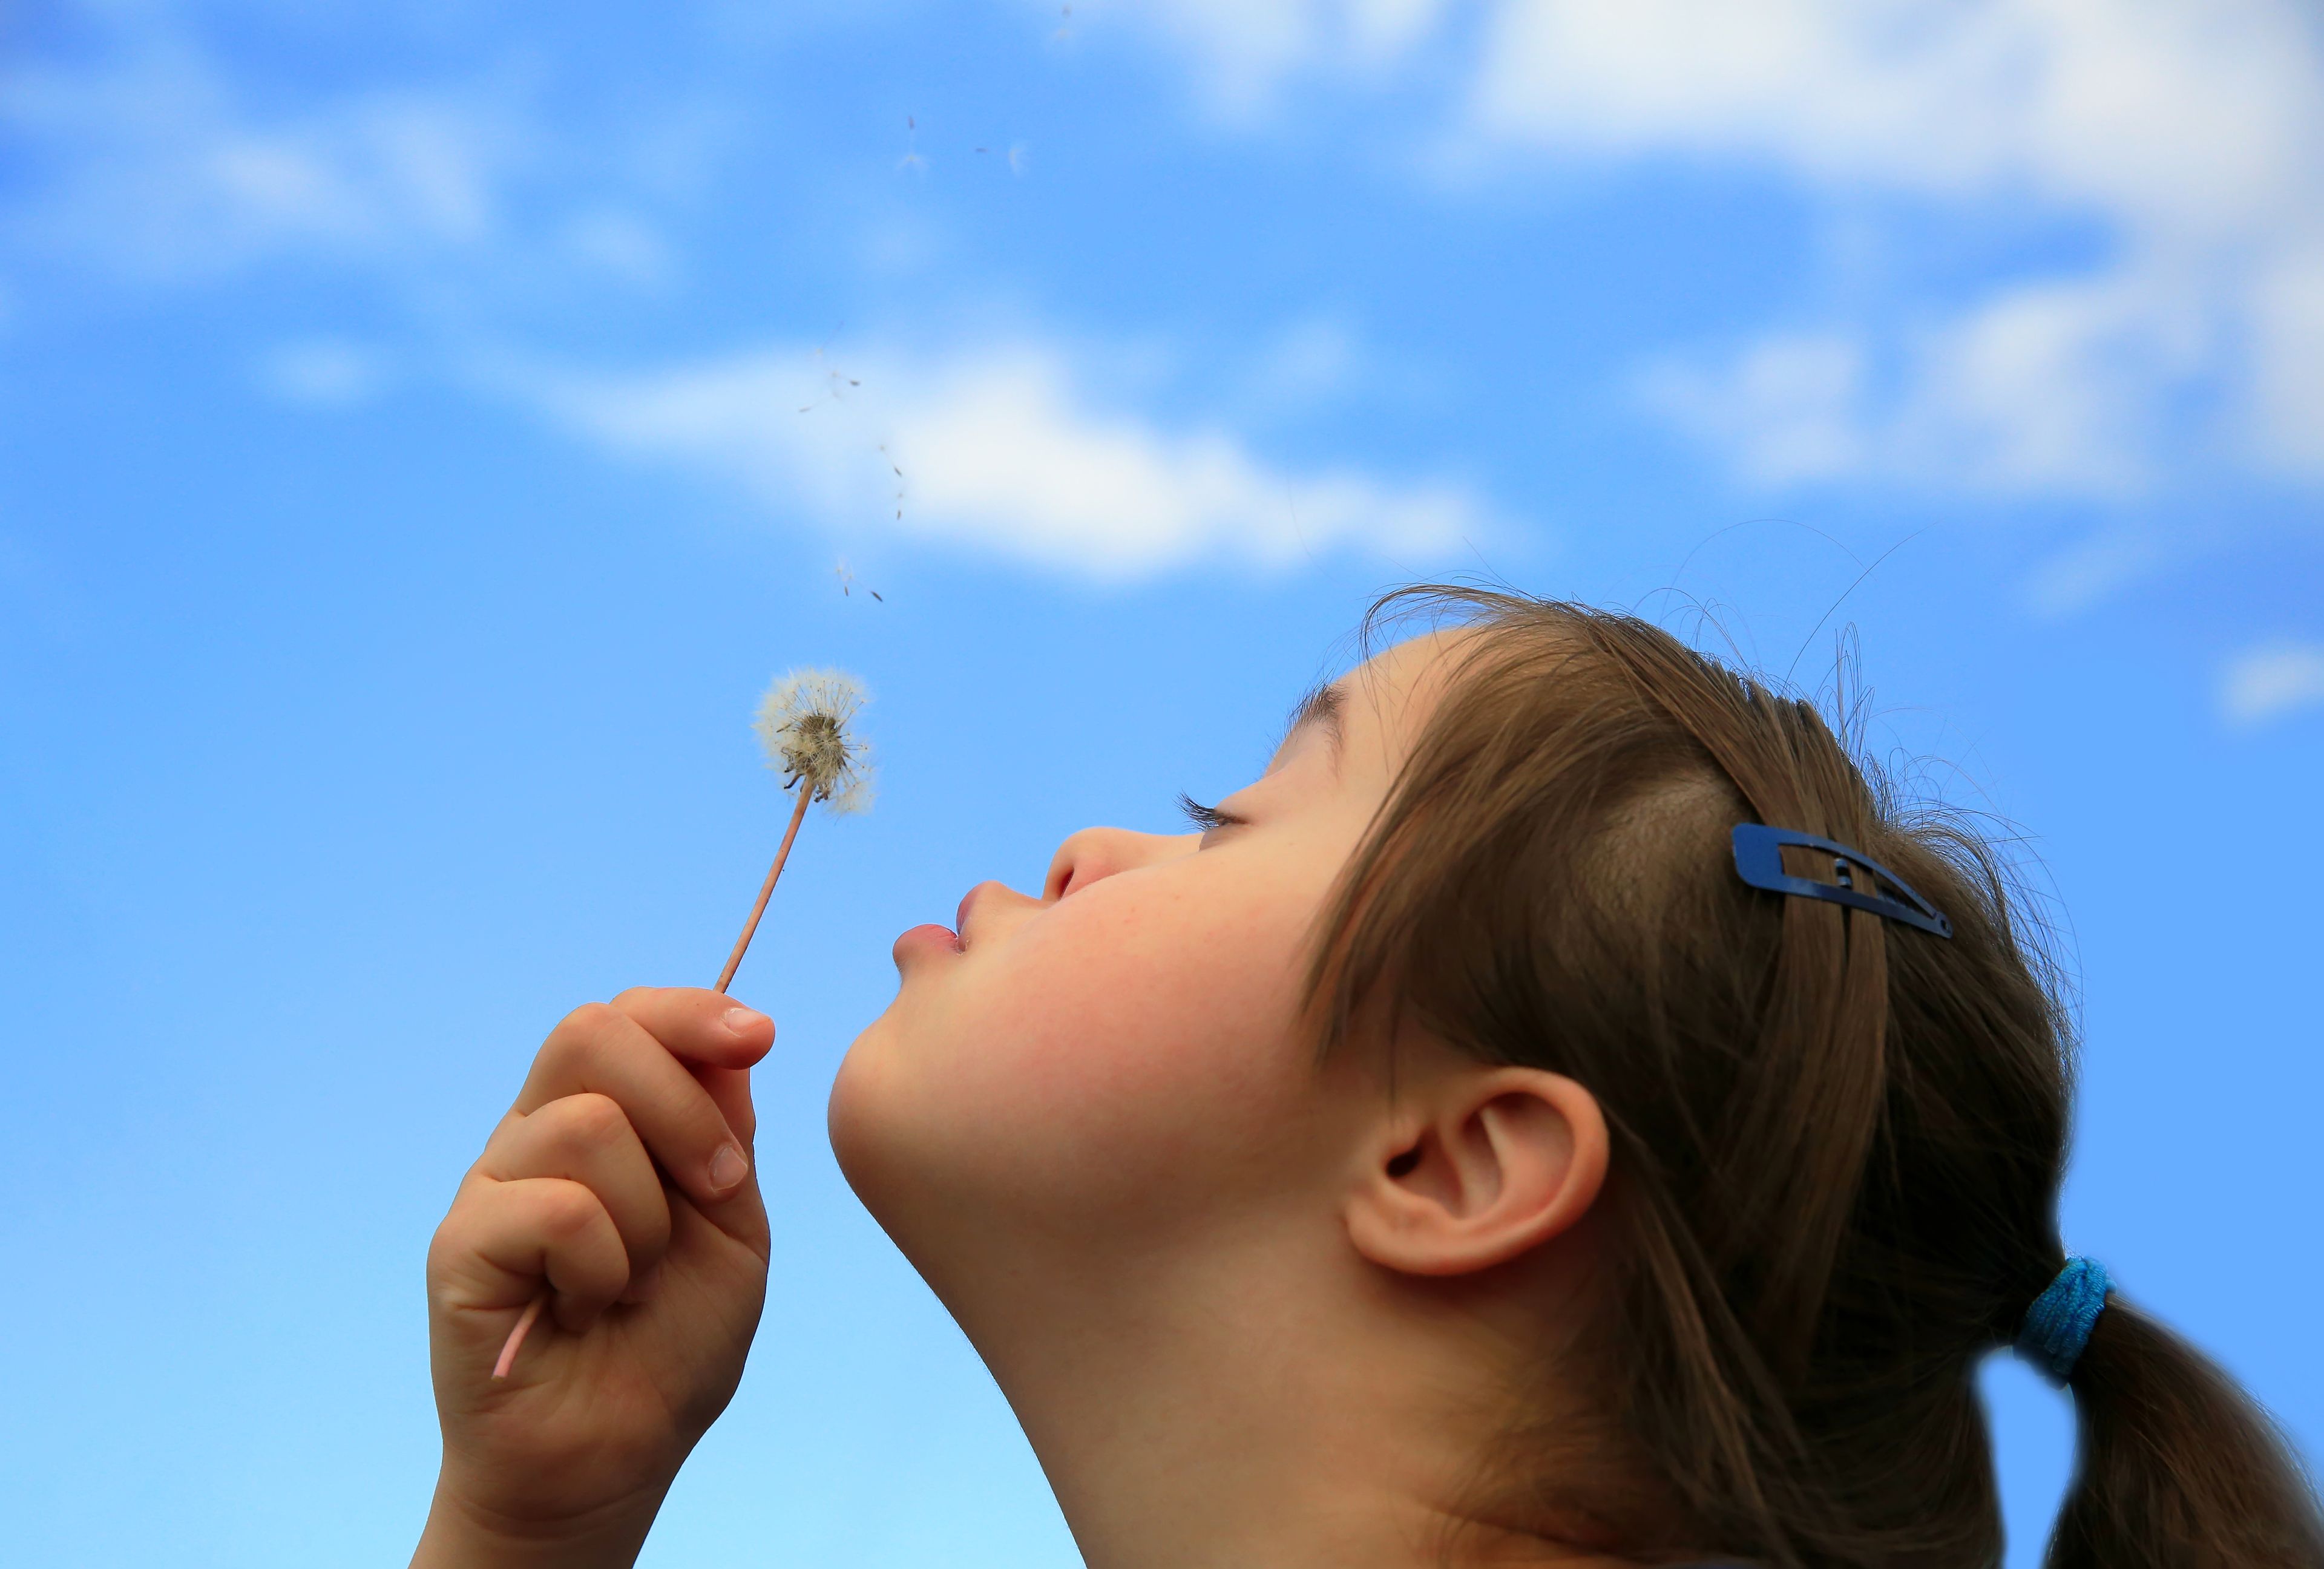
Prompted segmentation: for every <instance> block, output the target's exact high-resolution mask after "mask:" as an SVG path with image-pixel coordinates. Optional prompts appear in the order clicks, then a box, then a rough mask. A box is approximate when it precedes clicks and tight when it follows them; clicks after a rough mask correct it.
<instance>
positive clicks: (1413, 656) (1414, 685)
mask: <svg viewBox="0 0 2324 1569" xmlns="http://www.w3.org/2000/svg"><path fill="white" fill-rule="evenodd" d="M1476 635H1477V634H1476V633H1475V632H1473V631H1469V630H1464V629H1461V628H1452V629H1449V630H1446V631H1442V632H1422V633H1421V634H1420V635H1418V636H1417V637H1410V638H1406V640H1405V641H1402V642H1400V643H1397V644H1396V645H1394V646H1393V647H1390V648H1387V649H1383V650H1381V651H1379V653H1377V654H1374V655H1373V656H1372V657H1371V658H1370V659H1369V660H1365V661H1364V662H1363V663H1362V664H1360V665H1358V666H1357V667H1356V668H1355V669H1352V670H1350V671H1349V672H1348V673H1347V674H1346V675H1344V676H1342V677H1341V678H1340V679H1339V681H1338V682H1337V683H1336V685H1337V686H1338V687H1339V688H1340V689H1341V691H1342V694H1343V695H1344V697H1345V706H1346V708H1347V709H1348V711H1349V713H1348V716H1349V718H1351V720H1358V719H1360V721H1361V722H1362V723H1364V724H1366V725H1369V727H1371V728H1374V729H1381V730H1398V729H1404V728H1408V727H1409V726H1410V725H1412V724H1413V723H1414V722H1416V721H1417V720H1418V719H1419V718H1421V717H1422V716H1423V715H1425V713H1426V711H1427V707H1428V705H1429V704H1430V703H1431V702H1433V701H1434V698H1435V697H1436V695H1437V693H1438V691H1439V689H1440V688H1442V687H1443V680H1444V677H1445V675H1446V674H1447V673H1448V672H1449V670H1450V669H1451V668H1452V665H1453V664H1454V663H1455V660H1452V658H1451V657H1450V656H1452V655H1453V654H1454V653H1456V652H1457V651H1459V650H1460V649H1461V648H1462V645H1464V644H1465V643H1467V642H1469V641H1471V640H1472V639H1474V638H1475V637H1476Z"/></svg>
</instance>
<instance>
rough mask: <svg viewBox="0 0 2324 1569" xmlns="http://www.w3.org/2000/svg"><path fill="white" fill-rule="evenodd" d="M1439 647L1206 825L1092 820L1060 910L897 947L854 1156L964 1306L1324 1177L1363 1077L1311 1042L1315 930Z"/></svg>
mask: <svg viewBox="0 0 2324 1569" xmlns="http://www.w3.org/2000/svg"><path fill="white" fill-rule="evenodd" d="M1441 641H1442V640H1441V638H1440V637H1436V636H1432V637H1428V638H1422V639H1417V640H1415V641H1411V642H1407V643H1404V644H1401V645H1398V646H1397V648H1394V649H1391V650H1389V651H1387V652H1386V653H1383V654H1381V655H1380V656H1379V657H1378V658H1377V659H1375V660H1371V661H1370V662H1369V664H1367V665H1365V666H1362V667H1360V668H1359V669H1357V670H1355V671H1353V672H1351V674H1350V675H1348V676H1346V677H1343V678H1341V680H1339V681H1338V682H1335V683H1334V684H1333V686H1332V687H1330V688H1324V689H1323V691H1322V692H1321V693H1320V694H1319V695H1318V697H1316V698H1314V699H1311V700H1310V702H1309V703H1308V704H1307V705H1306V706H1305V710H1304V712H1303V716H1302V717H1301V719H1300V720H1299V722H1298V723H1296V725H1294V727H1293V729H1292V731H1291V733H1290V734H1288V735H1287V736H1286V740H1285V741H1284V743H1283V745H1282V746H1281V747H1280V748H1279V749H1278V751H1277V753H1276V756H1275V758H1274V760H1273V761H1271V762H1270V764H1269V765H1268V770H1267V771H1266V772H1265V774H1264V775H1263V776H1262V777H1261V778H1259V780H1257V781H1255V782H1254V783H1252V784H1250V785H1249V786H1247V787H1245V788H1244V789H1240V790H1238V791H1236V792H1235V793H1234V794H1233V795H1231V796H1230V797H1228V798H1226V799H1224V800H1222V801H1221V802H1219V803H1218V805H1217V808H1216V810H1217V812H1218V814H1219V821H1218V823H1217V825H1216V826H1213V827H1211V828H1209V829H1208V830H1207V831H1205V832H1203V833H1201V834H1175V835H1162V834H1140V833H1133V832H1130V831H1128V830H1125V829H1118V828H1089V829H1084V830H1083V831H1081V832H1080V833H1077V834H1074V835H1072V836H1071V837H1069V838H1067V839H1066V840H1065V843H1064V844H1061V845H1060V846H1059V847H1058V850H1057V852H1056V856H1055V858H1054V860H1053V861H1052V863H1051V865H1050V868H1049V872H1048V876H1047V881H1046V883H1045V885H1044V887H1043V889H1042V891H1041V893H1040V895H1039V897H1037V898H1036V897H1033V896H1031V895H1028V894H1025V893H1020V892H1018V891H1015V890H1013V889H1010V888H1008V887H1005V886H1003V885H1002V884H1001V883H999V882H983V883H979V884H978V885H977V886H976V887H975V888H973V889H971V890H970V891H969V893H968V896H967V897H966V898H965V899H964V900H962V901H961V905H960V910H959V922H958V928H957V941H955V940H954V934H953V933H952V932H948V931H946V930H945V928H939V927H919V928H914V929H913V930H912V931H909V932H907V933H905V934H904V935H903V936H902V937H899V938H898V939H897V941H896V946H895V955H894V956H895V961H896V964H897V968H898V969H899V972H900V973H901V981H900V985H899V990H898V993H897V997H896V1000H895V1001H894V1002H893V1003H892V1004H891V1005H890V1007H889V1009H888V1011H886V1012H885V1013H883V1014H881V1017H880V1018H879V1019H878V1020H875V1021H874V1022H873V1023H872V1024H871V1027H870V1028H869V1029H866V1030H864V1032H863V1033H862V1036H861V1037H859V1038H857V1040H856V1041H855V1043H854V1045H853V1048H851V1049H850V1050H849V1052H848V1055H847V1057H846V1060H845V1062H844V1064H843V1065H842V1066H841V1069H840V1073H839V1077H838V1080H837V1082H836V1084H835V1085H834V1087H833V1091H832V1098H831V1107H830V1119H831V1136H832V1143H833V1148H834V1149H835V1151H836V1153H837V1154H838V1157H839V1160H840V1164H841V1167H842V1168H843V1169H844V1171H845V1173H846V1175H847V1177H848V1180H849V1182H850V1183H851V1184H852V1185H853V1186H854V1188H855V1190H856V1191H857V1193H858V1194H859V1195H861V1196H862V1199H863V1201H864V1203H865V1204H866V1205H867V1206H868V1207H870V1209H871V1212H872V1213H873V1214H875V1215H876V1216H877V1217H878V1218H879V1219H880V1221H881V1224H882V1225H883V1226H885V1227H886V1228H887V1230H888V1232H889V1233H890V1235H891V1236H892V1237H893V1238H894V1239H895V1241H897V1243H898V1245H899V1246H900V1247H901V1248H902V1249H903V1250H904V1251H905V1252H906V1254H907V1255H908V1256H909V1257H910V1258H911V1259H912V1260H913V1262H914V1263H915V1264H916V1265H917V1266H918V1268H919V1269H920V1270H921V1273H922V1274H923V1275H924V1276H926V1277H927V1279H928V1281H929V1283H930V1284H931V1285H932V1286H933V1287H935V1288H936V1290H937V1291H938V1293H939V1294H940V1295H943V1296H944V1297H945V1299H946V1300H947V1302H948V1303H949V1304H951V1305H952V1306H953V1308H954V1313H955V1314H956V1315H964V1307H973V1304H970V1303H964V1301H962V1300H960V1297H962V1296H963V1295H964V1288H965V1286H966V1283H967V1281H968V1280H969V1278H970V1277H972V1276H973V1275H974V1274H976V1273H977V1272H978V1271H982V1272H983V1273H984V1274H987V1275H990V1274H991V1271H992V1269H993V1268H994V1266H995V1265H996V1264H1001V1263H1003V1262H1005V1261H1007V1260H1010V1258H1011V1257H1012V1256H1013V1257H1014V1258H1015V1259H1016V1260H1018V1261H1019V1262H1020V1263H1022V1264H1025V1265H1027V1266H1030V1267H1034V1268H1037V1267H1038V1261H1039V1260H1044V1259H1047V1260H1054V1261H1063V1260H1072V1261H1073V1263H1074V1267H1075V1268H1078V1269H1089V1268H1092V1267H1094V1266H1096V1265H1098V1264H1100V1263H1102V1261H1103V1260H1106V1259H1108V1258H1110V1257H1115V1256H1120V1257H1122V1258H1124V1259H1127V1258H1129V1257H1130V1256H1132V1255H1135V1256H1137V1257H1140V1258H1144V1259H1148V1260H1151V1259H1154V1258H1157V1257H1163V1256H1167V1255H1168V1254H1170V1253H1171V1252H1172V1251H1174V1250H1175V1249H1176V1248H1177V1247H1178V1246H1179V1245H1180V1244H1183V1243H1186V1242H1189V1241H1191V1240H1193V1239H1197V1238H1201V1237H1204V1236H1215V1235H1216V1234H1218V1233H1217V1228H1218V1227H1220V1226H1221V1225H1222V1224H1231V1223H1233V1221H1234V1218H1235V1217H1236V1216H1237V1215H1238V1214H1246V1213H1248V1212H1249V1210H1250V1207H1251V1206H1252V1205H1253V1204H1299V1203H1301V1202H1304V1201H1305V1197H1304V1195H1320V1194H1322V1193H1323V1191H1324V1190H1325V1188H1326V1187H1327V1186H1328V1177H1329V1176H1330V1175H1331V1174H1330V1173H1328V1172H1319V1171H1318V1170H1317V1169H1316V1168H1317V1167H1318V1166H1319V1164H1323V1165H1327V1164H1328V1163H1329V1162H1330V1161H1331V1160H1332V1159H1333V1154H1332V1151H1333V1150H1334V1149H1337V1148H1339V1140H1338V1134H1339V1132H1340V1131H1341V1130H1340V1129H1339V1128H1338V1127H1337V1125H1336V1124H1335V1122H1334V1116H1335V1112H1334V1110H1333V1108H1334V1107H1335V1105H1336V1104H1337V1102H1335V1100H1334V1099H1333V1097H1332V1096H1331V1095H1329V1094H1319V1080H1321V1079H1324V1078H1328V1076H1329V1075H1332V1074H1333V1073H1334V1072H1342V1071H1345V1070H1342V1069H1339V1068H1336V1067H1333V1066H1319V1065H1318V1064H1317V1063H1316V1062H1315V1061H1314V1054H1313V1053H1312V1052H1311V1051H1310V1050H1309V1049H1308V1048H1307V1047H1306V1046H1305V1043H1304V1042H1303V1041H1302V1040H1301V1039H1300V1038H1297V1037H1296V1034H1295V1010H1296V999H1297V993H1298V988H1299V984H1300V982H1301V980H1302V977H1303V975H1304V974H1305V966H1306V964H1307V961H1308V943H1309V938H1310V927H1311V925H1312V923H1313V922H1314V919H1315V918H1316V916H1317V915H1318V913H1319V912H1320V911H1321V909H1322V908H1323V904H1324V901H1325V900H1326V897H1327V895H1328V894H1329V893H1330V891H1332V887H1333V881H1334V879H1335V877H1336V876H1337V874H1338V872H1339V871H1340V869H1341V867H1342V865H1343V864H1344V863H1346V861H1347V859H1348V857H1349V855H1350V854H1351V853H1352V852H1353V851H1354V849H1355V848H1356V846H1357V844H1358V843H1359V841H1360V838H1361V836H1362V835H1363V833H1364V831H1365V828H1366V826H1367V825H1368V824H1369V821H1370V819H1371V817H1372V814H1373V812H1374V811H1375V810H1376V809H1377V808H1379V805H1380V804H1381V802H1382V801H1383V800H1384V799H1385V798H1386V794H1387V791H1388V785H1389V782H1390V780H1391V778H1392V777H1393V773H1394V770H1395V765H1396V763H1397V761H1399V760H1400V759H1401V757H1402V756H1403V753H1404V749H1405V746H1406V742H1407V740H1408V737H1409V729H1410V725H1411V724H1412V722H1413V721H1414V720H1416V718H1417V717H1418V716H1419V715H1420V714H1421V713H1422V711H1423V710H1424V708H1425V702H1422V701H1416V698H1425V696H1426V688H1427V686H1428V678H1429V675H1430V673H1431V671H1432V670H1433V669H1434V664H1435V658H1436V655H1437V654H1438V653H1439V651H1440V648H1441ZM963 1322H964V1324H966V1323H968V1322H969V1321H968V1318H967V1316H966V1315H964V1316H963ZM972 1333H973V1331H972Z"/></svg>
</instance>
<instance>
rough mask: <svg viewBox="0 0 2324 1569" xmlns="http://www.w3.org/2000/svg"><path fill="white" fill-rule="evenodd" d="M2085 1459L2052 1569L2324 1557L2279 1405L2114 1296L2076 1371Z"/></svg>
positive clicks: (2311, 1497) (2316, 1560)
mask: <svg viewBox="0 0 2324 1569" xmlns="http://www.w3.org/2000/svg"><path fill="white" fill-rule="evenodd" d="M2067 1381H2068V1384H2069V1387H2070V1388H2071V1389H2072V1390H2073V1393H2074V1413H2075V1419H2076V1425H2077V1426H2078V1427H2079V1428H2080V1454H2081V1458H2080V1465H2079V1466H2078V1468H2077V1470H2076V1472H2075V1474H2074V1481H2073V1484H2072V1486H2071V1488H2070V1490H2069V1491H2068V1492H2067V1495H2066V1502H2065V1507H2064V1509H2062V1510H2061V1512H2060V1514H2059V1517H2058V1527H2057V1530H2056V1532H2055V1533H2054V1534H2053V1535H2052V1537H2051V1538H2050V1553H2049V1557H2048V1559H2047V1563H2046V1569H2318V1566H2319V1565H2324V1518H2319V1514H2318V1511H2317V1503H2316V1496H2315V1494H2314V1492H2313V1491H2311V1490H2310V1485H2309V1481H2308V1478H2307V1476H2306V1475H2305V1474H2304V1472H2302V1471H2301V1466H2300V1463H2299V1462H2298V1460H2296V1459H2295V1458H2293V1455H2292V1450H2291V1447H2290V1446H2289V1445H2288V1444H2285V1442H2284V1441H2283V1436H2282V1434H2281V1433H2279V1432H2278V1431H2277V1430H2276V1427H2275V1425H2274V1423H2273V1422H2272V1421H2271V1420H2269V1418H2268V1417H2267V1414H2266V1413H2265V1412H2264V1411H2263V1410H2261V1409H2260V1407H2258V1406H2257V1405H2256V1404H2255V1402H2254V1401H2253V1400H2252V1398H2251V1397H2250V1396H2248V1395H2246V1394H2245V1393H2244V1392H2243V1391H2242V1390H2241V1389H2238V1388H2237V1387H2236V1384H2235V1382H2234V1381H2233V1380H2230V1379H2229V1378H2228V1377H2227V1375H2226V1374H2225V1373H2223V1372H2222V1371H2219V1369H2218V1367H2216V1366H2214V1365H2213V1364H2212V1363H2211V1361H2209V1359H2207V1358H2206V1357H2204V1356H2203V1354H2202V1353H2201V1352H2198V1351H2196V1350H2195V1349H2194V1348H2193V1347H2192V1346H2190V1345H2189V1344H2188V1343H2186V1342H2185V1341H2183V1340H2181V1339H2180V1338H2179V1337H2178V1336H2177V1335H2175V1334H2172V1332H2171V1331H2169V1330H2167V1329H2165V1328H2163V1325H2161V1324H2157V1323H2156V1322H2155V1321H2154V1320H2153V1319H2151V1318H2147V1317H2145V1316H2144V1315H2141V1314H2140V1313H2139V1312H2138V1311H2137V1310H2136V1309H2135V1308H2133V1307H2130V1306H2126V1304H2125V1303H2124V1302H2123V1300H2122V1299H2121V1297H2108V1298H2107V1303H2106V1311H2104V1312H2103V1313H2100V1314H2099V1315H2098V1318H2097V1322H2096V1323H2094V1324H2092V1325H2091V1326H2090V1332H2089V1343H2088V1344H2087V1345H2086V1346H2085V1347H2084V1348H2083V1350H2082V1354H2081V1356H2080V1358H2079V1359H2078V1360H2077V1361H2075V1362H2074V1364H2073V1368H2072V1371H2071V1373H2070V1376H2069V1378H2068V1380H2067Z"/></svg>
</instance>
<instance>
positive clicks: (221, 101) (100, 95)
mask: <svg viewBox="0 0 2324 1569" xmlns="http://www.w3.org/2000/svg"><path fill="white" fill-rule="evenodd" d="M111 42H112V47H111V48H110V49H109V50H106V51H98V52H97V55H96V56H94V57H93V58H92V59H91V60H85V61H78V62H75V63H71V64H61V63H56V62H53V61H38V60H25V61H22V62H19V63H17V64H15V65H14V66H13V67H11V68H9V69H6V70H5V73H0V130H5V134H8V135H9V136H10V137H11V138H12V140H13V141H14V143H16V144H17V147H18V150H19V153H20V156H25V157H27V158H28V161H29V162H31V163H32V165H33V166H34V167H35V168H37V170H38V171H39V172H38V174H37V175H36V176H35V177H34V178H32V179H28V180H25V181H24V182H23V186H22V187H20V190H21V191H22V192H23V194H22V195H21V196H20V197H19V198H18V199H17V200H15V201H14V202H12V203H11V205H10V208H9V209H8V211H7V212H6V214H5V219H0V222H5V235H6V237H7V238H8V239H9V240H10V241H12V242H13V244H14V247H15V248H18V249H21V250H23V251H24V252H27V253H30V254H47V255H51V256H56V257H61V258H64V259H67V260H70V261H75V262H94V263H97V264H98V265H100V266H102V267H104V268H106V269H107V270H108V271H111V272H115V273H117V274H121V275H125V276H131V277H137V278H146V279H167V278H176V277H183V276H189V275H192V276H203V275H214V274H217V273H219V272H226V271H228V270H230V269H233V268H236V267H240V266H243V265H246V264H248V263H252V262H254V261H258V260H263V259H267V258H270V257H273V256H278V255H284V254H327V255H339V256H345V255H349V254H360V255H364V256H366V257H376V256H381V255H387V256H411V255H424V254H434V253H442V252H450V251H460V250H474V249H481V248H484V247H487V246H489V245H493V243H495V242H497V241H499V240H500V239H502V238H503V206H504V198H503V187H504V186H505V185H506V184H507V182H508V181H509V180H510V179H511V178H512V175H513V174H514V173H515V171H517V170H518V169H519V168H520V167H521V166H522V165H523V164H524V162H526V161H527V159H528V158H529V156H530V141H531V138H530V135H529V134H528V133H526V132H525V131H524V130H523V129H522V128H521V125H520V123H519V121H518V119H517V117H516V116H515V115H514V114H513V112H512V107H511V105H510V102H509V94H508V93H507V92H506V91H505V90H504V89H503V88H497V87H493V86H490V85H484V86H471V87H465V88H436V89H409V90H400V91H381V92H366V93H359V94H351V95H348V96H346V97H341V98H338V99H336V100H332V101H328V102H325V103H322V104H319V105H317V106H311V107H309V108H306V109H303V110H300V111H298V112H291V113H272V114H269V113H263V112H260V111H259V110H257V109H255V108H254V107H253V106H252V105H251V104H250V103H249V102H248V101H246V98H245V96H244V95H243V94H242V93H240V92H238V91H237V90H236V88H235V87H234V85H233V84H232V83H231V82H230V81H229V80H228V79H227V78H226V74H225V73H224V72H223V71H221V70H220V69H217V66H216V65H215V64H214V63H213V62H212V61H211V60H210V58H209V57H208V54H206V53H205V52H204V51H201V50H200V49H198V48H197V47H195V46H193V45H192V44H190V43H189V42H185V41H184V40H182V39H180V38H179V37H177V36H176V35H174V34H173V33H172V32H171V30H170V29H169V28H168V27H167V26H166V25H164V24H163V23H161V21H160V20H159V19H157V18H155V17H152V16H143V15H140V16H139V17H138V24H137V25H135V26H134V27H132V26H124V27H122V28H121V29H120V30H119V32H117V35H116V36H115V37H114V38H113V39H112V41H111Z"/></svg>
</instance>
